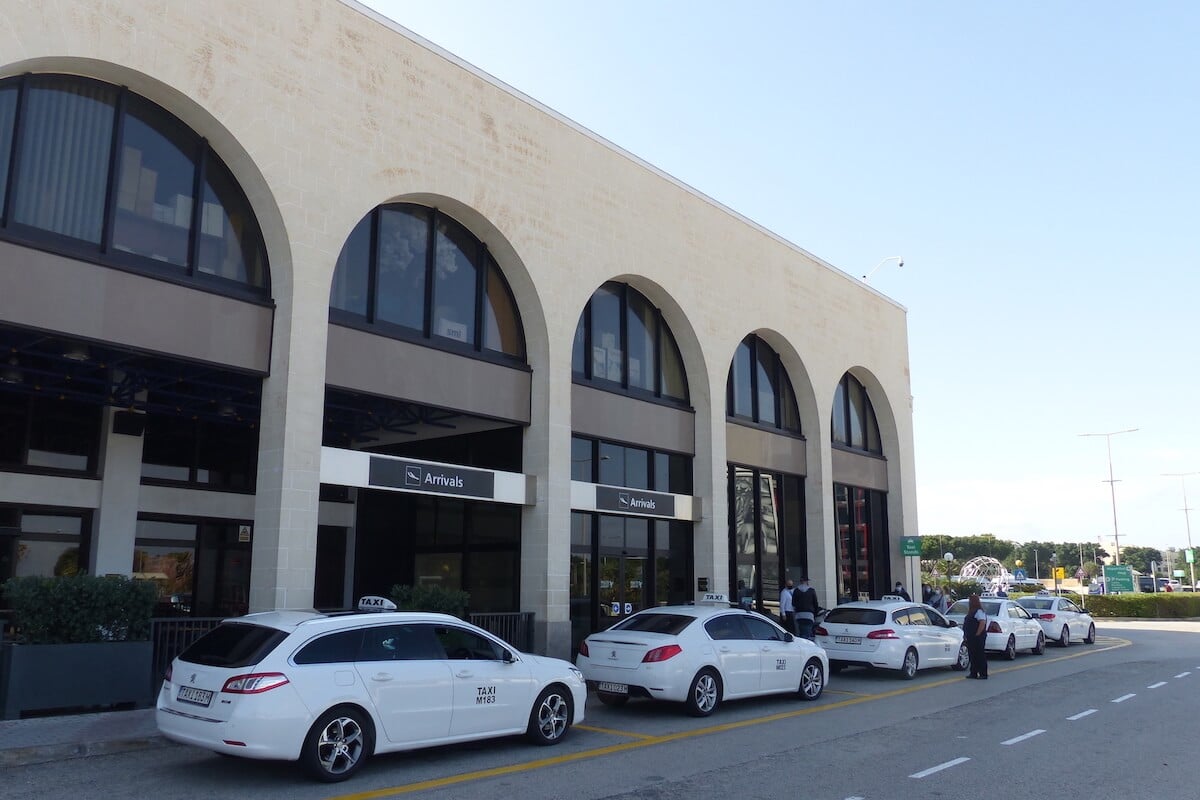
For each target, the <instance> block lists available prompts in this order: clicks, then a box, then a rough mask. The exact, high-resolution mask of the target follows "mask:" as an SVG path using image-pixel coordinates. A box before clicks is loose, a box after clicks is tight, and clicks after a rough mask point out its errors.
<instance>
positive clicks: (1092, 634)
mask: <svg viewBox="0 0 1200 800" xmlns="http://www.w3.org/2000/svg"><path fill="white" fill-rule="evenodd" d="M1083 642H1084V644H1095V643H1096V626H1095V625H1088V632H1087V636H1085V637H1083Z"/></svg>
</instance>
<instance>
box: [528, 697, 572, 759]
mask: <svg viewBox="0 0 1200 800" xmlns="http://www.w3.org/2000/svg"><path fill="white" fill-rule="evenodd" d="M572 718H573V715H572V713H571V693H570V692H568V691H567V690H566V689H564V688H563V687H562V686H559V685H557V684H556V685H554V686H547V687H546V688H545V689H543V690H542V693H541V694H539V695H538V699H537V700H536V701H534V704H533V710H531V711H530V712H529V725H528V727H526V729H525V735H526V736H527V737H529V741H531V742H533V743H534V744H538V745H543V746H544V745H549V744H558V743H559V742H560V741H562V738H563V737H564V736H566V735H567V731H569V730H570V729H571V720H572Z"/></svg>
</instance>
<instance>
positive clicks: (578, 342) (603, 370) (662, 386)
mask: <svg viewBox="0 0 1200 800" xmlns="http://www.w3.org/2000/svg"><path fill="white" fill-rule="evenodd" d="M571 373H572V374H573V375H574V377H575V379H576V380H579V381H585V382H590V383H595V384H597V385H601V386H605V387H620V388H621V389H624V390H625V391H627V392H629V394H634V395H643V396H647V397H655V398H663V399H668V400H675V401H678V402H681V403H686V402H687V400H688V387H687V377H686V375H685V374H684V370H683V359H682V357H680V355H679V347H678V345H676V344H675V337H674V336H672V335H671V329H670V328H669V327H667V323H666V322H664V321H663V318H662V312H661V311H659V310H658V309H657V308H655V307H654V305H653V304H651V303H650V301H649V300H647V299H646V298H645V296H644V295H642V293H641V292H639V291H637V290H636V289H634V288H633V287H631V286H629V285H628V284H624V283H615V282H609V283H606V284H604V285H603V286H601V287H600V288H599V289H597V290H596V291H595V293H594V294H593V295H592V297H591V299H590V300H588V303H587V305H586V306H585V307H584V309H583V314H581V315H580V317H579V325H578V327H576V329H575V344H574V348H573V350H572V353H571Z"/></svg>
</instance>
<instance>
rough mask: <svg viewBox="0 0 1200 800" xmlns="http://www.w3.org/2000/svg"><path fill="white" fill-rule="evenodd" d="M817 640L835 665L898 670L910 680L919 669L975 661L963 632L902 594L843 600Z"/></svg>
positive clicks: (956, 666)
mask: <svg viewBox="0 0 1200 800" xmlns="http://www.w3.org/2000/svg"><path fill="white" fill-rule="evenodd" d="M816 634H817V644H819V645H821V646H822V647H824V648H825V652H826V653H828V654H829V663H830V664H831V665H832V667H833V669H835V670H836V669H839V668H841V667H843V666H846V665H848V664H861V665H863V666H870V667H882V668H884V669H894V670H899V673H900V677H901V678H904V679H906V680H911V679H912V678H914V677H916V675H917V670H919V669H925V668H927V667H950V668H952V669H956V670H964V669H966V668H967V665H968V664H969V663H970V656H968V654H967V648H966V645H964V644H963V636H962V631H961V630H960V629H959V628H958V626H957V625H956V624H955V623H953V622H951V621H949V620H948V619H947V618H946V617H944V616H942V615H941V614H939V613H938V612H937V611H935V610H933V609H932V608H930V607H929V606H927V605H924V604H922V603H913V602H911V601H908V600H903V599H901V598H899V597H897V598H895V599H884V600H864V601H859V602H854V603H843V604H842V605H840V606H838V607H837V608H835V609H833V610H832V611H830V612H829V614H828V615H827V616H826V617H825V621H824V622H822V623H821V624H820V625H818V626H817V627H816Z"/></svg>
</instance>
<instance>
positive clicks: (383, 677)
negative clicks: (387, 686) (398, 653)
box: [371, 672, 392, 683]
mask: <svg viewBox="0 0 1200 800" xmlns="http://www.w3.org/2000/svg"><path fill="white" fill-rule="evenodd" d="M391 679H392V676H391V674H389V673H387V672H376V673H375V674H374V675H372V676H371V680H373V681H379V682H380V683H386V682H387V681H390V680H391Z"/></svg>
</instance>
